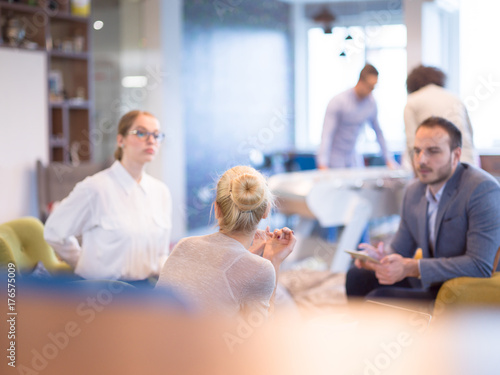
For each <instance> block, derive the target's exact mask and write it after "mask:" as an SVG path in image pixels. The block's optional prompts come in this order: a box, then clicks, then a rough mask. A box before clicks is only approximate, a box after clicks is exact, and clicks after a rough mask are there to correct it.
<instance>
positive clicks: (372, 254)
mask: <svg viewBox="0 0 500 375" xmlns="http://www.w3.org/2000/svg"><path fill="white" fill-rule="evenodd" d="M359 248H360V249H361V251H353V252H350V251H347V252H348V253H349V254H351V256H352V257H353V258H355V260H354V265H355V266H356V267H357V268H365V269H368V270H372V271H374V270H375V268H374V267H376V266H377V264H380V261H381V260H382V258H383V257H385V255H386V254H385V251H384V243H383V242H379V244H378V245H377V247H374V246H372V245H370V244H367V243H362V244H360V245H359Z"/></svg>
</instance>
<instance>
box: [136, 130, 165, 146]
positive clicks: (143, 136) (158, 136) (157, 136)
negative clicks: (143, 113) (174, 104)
mask: <svg viewBox="0 0 500 375" xmlns="http://www.w3.org/2000/svg"><path fill="white" fill-rule="evenodd" d="M128 134H133V135H135V136H136V137H137V138H139V139H140V140H141V141H147V140H148V139H149V136H151V137H153V138H154V140H155V141H156V142H158V143H161V142H162V141H163V140H164V139H165V133H153V132H147V131H144V130H137V129H136V130H131V131H129V132H128Z"/></svg>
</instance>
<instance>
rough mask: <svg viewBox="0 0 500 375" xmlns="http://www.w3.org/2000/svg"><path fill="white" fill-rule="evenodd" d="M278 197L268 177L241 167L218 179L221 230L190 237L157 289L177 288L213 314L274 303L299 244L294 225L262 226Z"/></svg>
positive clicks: (169, 263)
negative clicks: (283, 270)
mask: <svg viewBox="0 0 500 375" xmlns="http://www.w3.org/2000/svg"><path fill="white" fill-rule="evenodd" d="M272 204H273V197H272V194H271V192H270V190H269V187H268V186H267V183H266V181H265V179H264V177H263V176H262V175H261V174H260V173H259V172H257V171H256V170H255V169H253V168H251V167H245V166H237V167H234V168H231V169H229V170H228V171H226V172H225V173H224V175H223V176H222V177H221V178H220V180H219V182H218V183H217V192H216V198H215V202H214V212H215V218H216V219H217V221H218V225H219V231H218V232H216V233H213V234H209V235H206V236H199V237H188V238H184V239H182V240H181V241H179V243H178V244H177V245H176V246H175V248H174V249H173V250H172V253H171V254H170V256H169V258H168V259H167V261H166V262H165V265H164V266H163V270H162V271H161V274H160V278H159V280H158V284H157V287H160V288H161V287H167V286H169V287H174V289H176V290H179V291H181V292H183V295H184V296H185V297H188V298H191V300H192V301H193V302H194V303H195V304H196V305H198V306H199V307H200V308H201V309H202V310H204V311H206V312H210V313H223V314H227V315H229V316H233V315H235V314H238V313H245V312H251V311H255V310H257V311H261V312H262V314H263V315H267V312H268V310H269V309H270V308H271V307H272V305H273V298H274V295H275V292H276V285H277V281H278V271H279V268H280V265H281V262H282V261H283V260H284V259H285V258H286V257H287V256H288V255H289V254H290V253H291V251H292V250H293V247H294V246H295V242H296V240H295V237H294V235H293V232H292V231H291V230H290V229H289V228H282V229H276V230H275V231H274V232H272V233H271V232H269V230H268V229H266V231H262V230H258V229H257V225H258V224H259V222H260V221H261V220H262V219H265V218H266V217H267V215H268V214H269V211H270V209H271V206H272Z"/></svg>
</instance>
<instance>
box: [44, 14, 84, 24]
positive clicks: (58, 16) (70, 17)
mask: <svg viewBox="0 0 500 375" xmlns="http://www.w3.org/2000/svg"><path fill="white" fill-rule="evenodd" d="M51 18H52V19H54V20H60V21H70V22H81V23H87V22H88V21H89V18H88V17H81V16H73V15H72V14H64V13H59V14H55V15H53V16H51Z"/></svg>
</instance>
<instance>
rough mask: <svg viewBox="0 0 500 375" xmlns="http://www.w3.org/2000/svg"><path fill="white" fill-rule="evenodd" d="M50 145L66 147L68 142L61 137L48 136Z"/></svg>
mask: <svg viewBox="0 0 500 375" xmlns="http://www.w3.org/2000/svg"><path fill="white" fill-rule="evenodd" d="M49 142H50V147H63V148H64V147H66V146H67V145H68V142H67V141H66V140H65V139H61V138H50V140H49Z"/></svg>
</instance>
